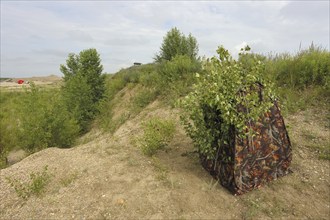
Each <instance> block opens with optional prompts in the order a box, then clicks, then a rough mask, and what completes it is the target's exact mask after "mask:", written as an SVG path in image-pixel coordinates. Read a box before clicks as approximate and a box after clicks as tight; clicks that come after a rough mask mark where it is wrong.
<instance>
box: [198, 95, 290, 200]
mask: <svg viewBox="0 0 330 220" xmlns="http://www.w3.org/2000/svg"><path fill="white" fill-rule="evenodd" d="M259 92H260V90H259ZM217 114H220V112H218V113H216V114H213V115H217ZM204 120H206V122H207V121H208V120H215V118H212V117H211V118H205V119H204ZM250 129H253V130H254V131H256V132H255V133H256V134H257V135H255V136H254V137H253V138H250V139H249V138H247V137H244V138H242V137H239V136H238V135H237V132H236V131H235V128H234V127H232V128H230V129H229V130H228V131H225V132H228V134H229V135H228V137H230V138H229V140H228V141H227V143H228V144H225V145H222V146H221V147H217V148H218V149H217V154H216V157H215V159H207V157H206V156H205V155H203V154H201V153H200V159H201V163H202V165H203V167H204V168H205V169H206V170H207V171H208V172H209V173H210V174H211V175H212V176H213V177H214V178H216V179H218V180H219V181H220V183H221V184H222V185H223V186H224V187H226V188H227V189H229V190H230V191H231V192H233V193H234V194H235V195H240V194H243V193H245V192H248V191H250V190H253V189H255V188H258V187H260V186H261V185H263V184H264V183H266V182H268V181H271V180H275V179H277V178H278V177H281V176H284V175H286V174H288V173H289V172H290V170H289V166H290V163H291V159H292V154H291V152H292V149H291V143H290V139H289V136H288V133H287V131H286V128H285V124H284V120H283V117H282V116H281V113H280V109H279V107H278V104H277V102H274V105H273V106H272V107H271V108H270V111H268V112H266V113H265V114H264V115H263V117H261V118H260V119H259V121H257V122H255V123H253V124H252V126H250ZM215 146H216V144H215Z"/></svg>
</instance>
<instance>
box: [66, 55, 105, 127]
mask: <svg viewBox="0 0 330 220" xmlns="http://www.w3.org/2000/svg"><path fill="white" fill-rule="evenodd" d="M60 70H61V72H62V73H63V74H64V77H63V78H64V82H65V84H64V86H63V88H62V94H63V100H64V102H65V103H66V107H67V109H68V110H69V111H70V112H71V113H72V115H73V116H74V118H75V119H76V120H77V121H78V123H79V125H80V130H81V131H86V130H87V129H88V125H89V123H90V121H91V120H92V119H93V118H94V116H95V114H96V113H97V103H98V101H99V100H100V99H102V98H103V96H104V92H105V82H104V78H105V75H103V74H102V71H103V66H102V64H101V59H100V55H99V54H98V52H97V51H96V49H87V50H83V51H81V52H80V53H79V55H76V54H72V53H71V54H69V56H68V59H67V60H66V65H61V66H60Z"/></svg>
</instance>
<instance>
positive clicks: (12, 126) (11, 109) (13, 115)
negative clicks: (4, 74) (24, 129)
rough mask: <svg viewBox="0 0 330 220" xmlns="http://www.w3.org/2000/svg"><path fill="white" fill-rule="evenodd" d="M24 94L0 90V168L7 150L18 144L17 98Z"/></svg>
mask: <svg viewBox="0 0 330 220" xmlns="http://www.w3.org/2000/svg"><path fill="white" fill-rule="evenodd" d="M25 95H26V94H25V93H23V92H15V91H0V131H1V132H0V169H1V168H4V167H5V166H6V161H7V159H6V157H7V154H8V152H9V151H11V150H13V149H15V148H17V147H19V146H20V140H19V137H18V133H19V129H18V125H19V117H18V115H19V106H20V104H19V100H21V99H23V98H24V96H25Z"/></svg>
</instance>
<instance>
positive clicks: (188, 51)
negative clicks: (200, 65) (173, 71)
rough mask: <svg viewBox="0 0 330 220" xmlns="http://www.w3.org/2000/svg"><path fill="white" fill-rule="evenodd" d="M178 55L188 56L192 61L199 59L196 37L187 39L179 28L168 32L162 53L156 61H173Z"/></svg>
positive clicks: (161, 49)
mask: <svg viewBox="0 0 330 220" xmlns="http://www.w3.org/2000/svg"><path fill="white" fill-rule="evenodd" d="M177 55H187V56H188V57H190V58H191V59H197V55H198V44H197V40H196V38H195V37H193V36H192V35H191V34H189V35H188V37H186V36H185V35H184V34H183V33H182V32H180V31H179V29H178V28H176V27H175V28H172V29H171V30H170V31H168V32H167V34H166V35H165V37H164V39H163V43H162V45H161V47H160V52H159V53H158V54H157V55H156V57H155V60H156V61H157V62H161V61H163V60H168V61H170V60H172V59H173V58H174V57H175V56H177Z"/></svg>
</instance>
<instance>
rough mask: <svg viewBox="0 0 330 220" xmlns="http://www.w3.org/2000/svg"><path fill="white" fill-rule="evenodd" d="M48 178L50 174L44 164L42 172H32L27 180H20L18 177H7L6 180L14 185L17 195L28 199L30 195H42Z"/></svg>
mask: <svg viewBox="0 0 330 220" xmlns="http://www.w3.org/2000/svg"><path fill="white" fill-rule="evenodd" d="M50 179H51V175H50V174H49V173H48V166H45V167H44V169H43V171H42V172H36V173H34V172H32V173H31V174H30V180H29V181H28V182H21V180H19V179H11V178H9V177H8V178H7V181H8V183H9V184H10V185H11V186H12V187H14V189H15V192H16V194H17V195H18V196H19V197H21V198H23V199H28V198H29V197H30V196H31V195H36V196H40V195H42V193H43V192H44V191H45V187H46V186H47V184H48V183H49V181H50Z"/></svg>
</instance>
